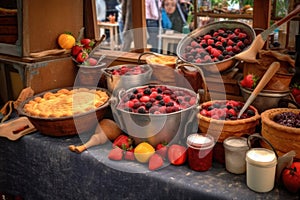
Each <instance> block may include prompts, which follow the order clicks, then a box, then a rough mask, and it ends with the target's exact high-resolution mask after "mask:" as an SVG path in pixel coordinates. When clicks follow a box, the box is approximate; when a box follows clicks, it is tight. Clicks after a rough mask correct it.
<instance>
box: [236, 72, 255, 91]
mask: <svg viewBox="0 0 300 200" xmlns="http://www.w3.org/2000/svg"><path fill="white" fill-rule="evenodd" d="M257 81H258V77H256V76H255V75H254V74H248V75H246V76H245V77H244V79H243V80H241V82H240V84H241V86H242V87H245V88H250V89H253V88H255V87H256V84H257Z"/></svg>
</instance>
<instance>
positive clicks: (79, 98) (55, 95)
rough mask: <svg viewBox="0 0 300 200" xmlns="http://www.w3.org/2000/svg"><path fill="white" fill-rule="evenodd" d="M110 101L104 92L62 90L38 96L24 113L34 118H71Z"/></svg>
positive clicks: (28, 104) (82, 89)
mask: <svg viewBox="0 0 300 200" xmlns="http://www.w3.org/2000/svg"><path fill="white" fill-rule="evenodd" d="M108 99H109V95H108V94H107V92H106V91H104V90H95V89H88V88H76V89H60V90H58V91H56V92H52V91H49V92H45V93H44V94H43V95H41V96H36V97H35V98H33V99H32V100H30V101H28V102H27V103H26V104H25V105H24V107H23V111H24V112H25V113H27V114H28V115H30V116H33V117H41V118H60V117H69V116H74V115H79V114H82V113H86V112H88V111H92V110H95V109H97V108H99V107H101V106H102V105H104V104H105V103H106V102H107V101H108Z"/></svg>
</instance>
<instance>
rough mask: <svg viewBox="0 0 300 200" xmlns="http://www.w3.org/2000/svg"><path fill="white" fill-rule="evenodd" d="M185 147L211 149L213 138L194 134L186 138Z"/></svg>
mask: <svg viewBox="0 0 300 200" xmlns="http://www.w3.org/2000/svg"><path fill="white" fill-rule="evenodd" d="M187 145H188V146H191V147H196V148H211V147H212V146H213V145H214V138H213V137H212V136H210V135H203V134H198V133H194V134H191V135H189V136H188V137H187Z"/></svg>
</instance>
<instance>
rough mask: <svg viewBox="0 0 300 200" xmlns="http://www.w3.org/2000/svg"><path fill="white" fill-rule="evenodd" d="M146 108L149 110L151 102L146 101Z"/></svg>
mask: <svg viewBox="0 0 300 200" xmlns="http://www.w3.org/2000/svg"><path fill="white" fill-rule="evenodd" d="M145 107H146V109H148V110H149V108H151V107H152V103H151V102H147V103H146V105H145Z"/></svg>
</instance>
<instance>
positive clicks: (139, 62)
mask: <svg viewBox="0 0 300 200" xmlns="http://www.w3.org/2000/svg"><path fill="white" fill-rule="evenodd" d="M147 54H150V55H156V56H158V55H159V54H158V53H154V52H144V53H141V54H140V56H139V58H138V64H139V65H140V64H142V62H141V58H142V57H143V56H144V55H147Z"/></svg>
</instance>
